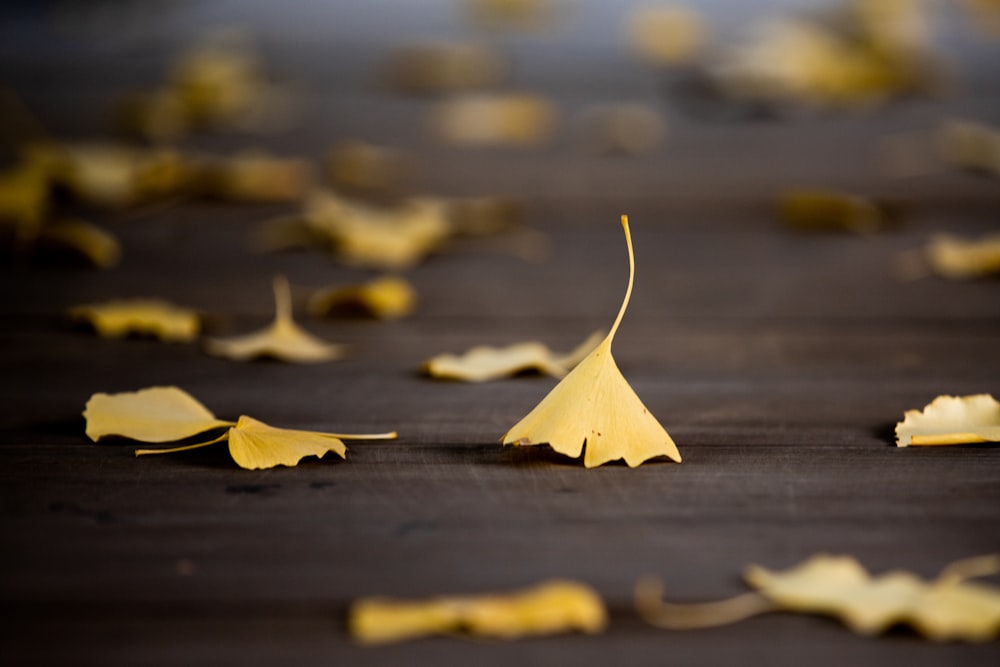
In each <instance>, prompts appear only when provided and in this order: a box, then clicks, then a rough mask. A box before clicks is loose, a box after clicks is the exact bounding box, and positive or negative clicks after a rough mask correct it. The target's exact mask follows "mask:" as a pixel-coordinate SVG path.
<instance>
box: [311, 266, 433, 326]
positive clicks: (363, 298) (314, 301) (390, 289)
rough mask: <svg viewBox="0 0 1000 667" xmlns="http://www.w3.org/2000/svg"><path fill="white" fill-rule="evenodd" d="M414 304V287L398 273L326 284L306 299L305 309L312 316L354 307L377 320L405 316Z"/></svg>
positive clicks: (415, 300) (410, 311)
mask: <svg viewBox="0 0 1000 667" xmlns="http://www.w3.org/2000/svg"><path fill="white" fill-rule="evenodd" d="M416 305H417V292H416V290H415V289H413V286H412V285H410V283H408V282H407V281H406V280H404V279H402V278H400V277H399V276H382V277H381V278H376V279H375V280H371V281H369V282H367V283H364V284H361V285H346V286H342V287H330V288H328V289H324V290H319V291H317V292H315V293H314V294H313V295H312V296H311V297H310V298H309V312H310V313H312V314H313V315H327V314H329V313H331V312H334V311H337V310H340V309H345V308H346V309H352V308H358V309H361V310H363V311H364V312H366V313H368V314H370V315H371V316H372V317H375V318H378V319H380V320H395V319H399V318H401V317H406V316H407V315H409V314H410V313H412V312H413V310H414V308H416Z"/></svg>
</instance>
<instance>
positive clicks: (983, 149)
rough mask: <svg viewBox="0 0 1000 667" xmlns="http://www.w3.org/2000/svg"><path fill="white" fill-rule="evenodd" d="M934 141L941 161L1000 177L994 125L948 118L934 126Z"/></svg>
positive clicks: (999, 142)
mask: <svg viewBox="0 0 1000 667" xmlns="http://www.w3.org/2000/svg"><path fill="white" fill-rule="evenodd" d="M998 16H1000V15H998ZM935 143H936V145H937V151H938V154H939V155H940V157H941V158H942V159H943V160H944V161H945V162H948V163H949V164H952V165H954V166H955V167H958V168H959V169H968V170H970V171H977V172H982V173H984V174H990V175H992V176H1000V130H998V129H997V128H996V127H993V126H991V125H987V124H985V123H977V122H973V121H967V120H957V119H956V120H949V121H946V122H944V123H943V124H942V125H941V127H940V128H939V129H938V131H937V133H936V136H935Z"/></svg>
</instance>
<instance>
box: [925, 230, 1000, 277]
mask: <svg viewBox="0 0 1000 667" xmlns="http://www.w3.org/2000/svg"><path fill="white" fill-rule="evenodd" d="M924 258H925V259H926V261H927V264H928V266H929V267H930V268H931V269H932V270H933V271H934V272H935V273H937V274H938V275H941V276H944V277H945V278H950V279H952V280H965V279H969V278H980V277H982V276H988V275H995V274H997V273H1000V234H990V235H987V236H984V237H983V238H981V239H977V240H966V239H962V238H959V237H957V236H951V235H948V234H940V235H938V236H935V237H934V238H933V239H931V241H930V243H928V244H927V246H926V247H925V248H924Z"/></svg>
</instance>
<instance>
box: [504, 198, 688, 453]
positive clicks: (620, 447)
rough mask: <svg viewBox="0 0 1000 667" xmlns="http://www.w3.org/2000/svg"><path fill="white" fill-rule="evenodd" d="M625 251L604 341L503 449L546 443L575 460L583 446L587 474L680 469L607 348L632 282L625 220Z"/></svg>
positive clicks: (514, 432)
mask: <svg viewBox="0 0 1000 667" xmlns="http://www.w3.org/2000/svg"><path fill="white" fill-rule="evenodd" d="M622 227H623V229H624V230H625V241H626V245H627V246H628V257H629V279H628V288H627V289H626V291H625V299H624V301H623V302H622V307H621V309H620V310H619V311H618V316H617V317H616V318H615V322H614V324H613V325H612V326H611V331H610V332H609V333H608V335H607V337H606V338H605V339H604V340H603V341H602V342H601V343H600V344H599V345H598V346H597V347H596V348H595V349H594V350H593V351H592V352H591V353H590V354H589V355H587V357H586V358H585V359H584V360H583V361H581V362H580V363H579V364H578V365H577V366H576V368H574V369H573V370H572V371H570V373H569V375H567V376H566V377H564V378H563V379H562V381H560V382H559V384H558V385H556V387H555V388H554V389H553V390H552V391H551V392H550V393H549V395H548V396H546V397H545V398H544V399H542V402H541V403H539V404H538V405H537V406H536V407H535V409H534V410H532V411H531V412H530V413H528V415H527V416H526V417H525V418H524V419H522V420H521V421H520V422H518V423H517V424H515V425H514V427H513V428H511V429H510V431H508V432H507V433H506V434H505V435H504V436H503V439H502V442H503V443H504V444H505V445H537V444H542V443H548V444H549V445H550V446H551V447H552V449H554V450H555V451H557V452H559V453H561V454H565V455H567V456H571V457H573V458H576V457H579V456H580V454H581V452H582V451H583V449H584V446H585V445H586V453H585V454H584V459H583V464H584V466H586V467H587V468H593V467H595V466H599V465H602V464H604V463H607V462H609V461H615V460H617V459H625V463H627V464H628V465H629V467H635V466H638V465H640V464H641V463H642V462H644V461H646V460H647V459H650V458H653V457H655V456H667V457H669V458H671V459H673V460H674V461H676V462H678V463H680V461H681V455H680V453H679V452H678V451H677V446H676V445H675V444H674V441H673V439H671V437H670V435H669V434H668V433H667V432H666V430H664V428H663V426H661V425H660V423H659V422H658V421H657V420H656V418H655V417H654V416H653V415H652V414H650V412H649V410H647V409H646V406H644V405H643V404H642V401H641V400H639V397H638V396H637V395H636V393H635V391H633V390H632V387H630V386H629V384H628V382H627V381H626V380H625V378H624V376H622V374H621V371H620V370H618V366H617V365H616V364H615V360H614V358H613V357H612V356H611V343H612V341H613V340H614V337H615V333H616V332H617V331H618V326H619V325H620V324H621V321H622V317H624V315H625V309H626V307H627V306H628V302H629V298H630V297H631V296H632V284H633V282H634V279H635V257H634V254H633V251H632V235H631V233H630V232H629V227H628V217H627V216H624V215H623V216H622Z"/></svg>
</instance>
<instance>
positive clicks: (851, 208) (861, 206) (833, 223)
mask: <svg viewBox="0 0 1000 667" xmlns="http://www.w3.org/2000/svg"><path fill="white" fill-rule="evenodd" d="M897 208H898V207H896V206H893V205H892V204H890V203H888V202H880V201H875V200H871V199H867V198H864V197H859V196H856V195H850V194H845V193H841V192H835V191H830V190H794V191H790V192H788V193H786V194H784V195H783V196H782V197H781V198H780V200H779V202H778V214H779V216H780V218H781V221H782V222H783V223H784V224H785V225H787V226H788V227H791V228H794V229H800V230H803V231H845V232H854V233H856V234H866V233H871V232H876V231H879V230H881V229H884V228H886V227H889V226H891V225H892V223H894V222H895V221H896V220H897V219H898V218H899V216H900V211H898V210H897Z"/></svg>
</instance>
